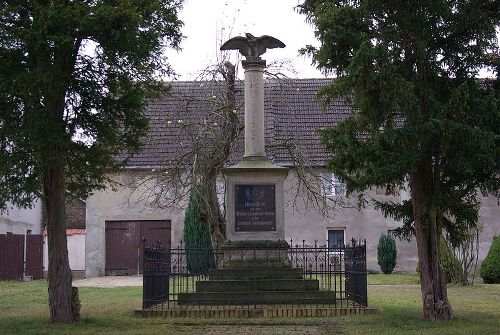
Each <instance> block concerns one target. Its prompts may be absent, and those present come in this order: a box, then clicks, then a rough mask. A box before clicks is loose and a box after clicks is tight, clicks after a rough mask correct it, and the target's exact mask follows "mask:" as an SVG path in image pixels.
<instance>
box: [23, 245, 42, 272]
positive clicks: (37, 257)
mask: <svg viewBox="0 0 500 335" xmlns="http://www.w3.org/2000/svg"><path fill="white" fill-rule="evenodd" d="M24 271H25V274H26V276H31V277H32V278H33V279H42V278H43V236H42V235H26V267H25V270H24Z"/></svg>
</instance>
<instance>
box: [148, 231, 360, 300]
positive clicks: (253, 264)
mask: <svg viewBox="0 0 500 335" xmlns="http://www.w3.org/2000/svg"><path fill="white" fill-rule="evenodd" d="M327 245H328V244H326V245H321V246H320V245H317V243H315V244H314V245H308V244H306V243H305V242H302V243H301V244H300V245H299V244H295V245H294V242H293V241H290V243H289V244H288V243H285V242H283V241H282V243H281V244H278V245H277V244H276V243H273V244H272V245H270V244H266V242H260V243H256V244H255V245H249V244H248V243H246V244H238V243H225V244H224V245H222V246H214V247H212V248H186V247H185V246H184V245H183V244H182V242H181V244H180V245H179V246H178V247H177V248H169V249H164V248H162V247H161V245H155V246H148V245H146V243H145V247H144V284H143V308H144V309H146V308H154V309H172V308H178V307H182V308H185V307H186V308H207V307H209V306H210V307H214V306H216V307H217V308H224V307H226V306H231V308H258V307H261V306H263V305H273V306H283V307H295V306H301V307H303V306H304V305H307V306H318V307H331V308H348V307H367V305H368V298H367V277H366V274H367V273H366V242H364V243H356V241H354V240H353V241H352V244H351V245H349V246H343V247H339V248H329V247H328V246H327Z"/></svg>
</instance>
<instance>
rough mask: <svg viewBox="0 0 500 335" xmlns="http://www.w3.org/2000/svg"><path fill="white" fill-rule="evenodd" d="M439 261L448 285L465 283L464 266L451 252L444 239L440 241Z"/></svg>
mask: <svg viewBox="0 0 500 335" xmlns="http://www.w3.org/2000/svg"><path fill="white" fill-rule="evenodd" d="M439 259H440V260H441V266H442V267H443V271H444V275H445V276H446V282H447V283H453V284H460V283H463V271H462V264H461V263H460V261H459V260H458V258H457V257H456V256H455V254H454V253H453V250H451V248H450V246H449V245H448V243H446V241H445V239H444V238H441V239H440V241H439Z"/></svg>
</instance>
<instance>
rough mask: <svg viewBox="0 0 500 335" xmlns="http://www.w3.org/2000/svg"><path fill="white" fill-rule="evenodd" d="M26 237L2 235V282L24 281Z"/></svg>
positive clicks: (0, 268) (0, 246)
mask: <svg viewBox="0 0 500 335" xmlns="http://www.w3.org/2000/svg"><path fill="white" fill-rule="evenodd" d="M23 274H24V235H17V234H5V235H4V234H1V235H0V280H23Z"/></svg>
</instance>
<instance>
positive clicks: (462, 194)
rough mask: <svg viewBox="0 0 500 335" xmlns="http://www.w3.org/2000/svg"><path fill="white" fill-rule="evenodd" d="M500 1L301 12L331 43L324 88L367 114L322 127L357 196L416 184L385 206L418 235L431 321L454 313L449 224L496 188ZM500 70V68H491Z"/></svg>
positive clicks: (333, 2) (452, 227) (338, 6)
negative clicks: (442, 251) (444, 238)
mask: <svg viewBox="0 0 500 335" xmlns="http://www.w3.org/2000/svg"><path fill="white" fill-rule="evenodd" d="M499 6H500V5H499V3H498V1H493V0H491V1H490V0H482V1H476V0H449V1H436V0H422V1H403V2H401V1H387V0H386V1H377V0H375V1H356V0H345V1H342V0H306V1H304V2H303V3H302V4H301V5H300V6H299V11H300V12H301V13H303V14H305V15H306V16H307V20H308V21H309V22H310V23H311V24H313V25H314V26H315V28H316V37H317V38H318V39H319V41H320V43H321V45H320V46H319V47H317V48H315V47H312V46H307V47H306V48H305V49H304V50H303V52H304V53H308V54H310V55H312V57H313V61H314V62H315V63H316V65H317V66H318V68H320V69H322V70H324V71H325V72H327V73H333V74H335V75H337V77H338V78H337V79H336V80H335V82H334V83H333V84H332V85H331V86H329V87H325V88H324V89H323V90H321V91H320V92H319V94H320V96H322V97H323V98H324V99H326V102H328V101H329V100H330V99H333V98H335V97H337V96H343V97H348V98H349V99H351V100H352V101H353V103H354V104H356V106H357V107H358V108H359V112H358V113H357V114H356V115H354V116H352V117H351V118H349V119H348V120H346V121H345V122H343V123H341V124H339V125H338V126H337V127H335V128H333V129H327V130H324V131H322V133H321V138H322V141H323V143H324V144H325V145H326V146H327V147H328V149H330V150H331V152H332V153H333V157H332V159H331V160H330V161H329V167H330V169H332V170H333V171H334V172H335V174H338V175H339V176H341V177H342V178H344V180H345V181H346V182H347V188H348V192H350V193H352V192H361V193H362V192H363V191H365V190H367V189H369V188H370V187H373V186H378V187H386V189H387V191H388V192H389V193H393V194H395V193H397V191H398V190H399V189H400V188H402V187H405V185H409V190H410V195H411V199H410V200H409V201H406V202H403V204H395V203H378V204H377V205H378V207H379V208H380V209H382V211H383V212H384V214H386V215H390V216H393V217H394V218H396V219H398V220H403V221H404V222H405V226H403V228H404V229H402V230H400V232H406V233H408V232H411V233H414V234H415V236H416V241H417V248H418V258H419V261H420V265H421V272H420V277H421V280H420V283H421V291H422V302H423V311H424V316H425V318H426V319H428V320H434V319H450V318H452V316H453V311H452V309H451V306H450V304H449V301H448V298H447V292H446V282H445V280H444V278H443V272H442V267H441V266H440V264H439V257H438V253H439V247H438V245H439V239H440V236H441V232H442V230H443V228H446V229H447V230H449V231H451V232H452V233H455V235H456V236H458V235H459V233H460V231H463V230H464V229H465V228H467V226H470V225H474V224H475V223H476V222H477V216H478V215H477V213H478V209H479V200H478V198H477V197H478V191H479V190H481V191H484V192H486V191H492V192H498V185H499V179H498V172H499V171H500V169H499V167H500V150H499V149H498V144H499V140H500V137H499V127H500V114H499V101H500V99H499V88H500V86H499V82H498V80H497V79H491V80H478V79H476V77H477V74H478V72H479V71H480V70H481V69H488V68H489V69H490V71H493V72H492V73H494V74H495V76H496V78H498V72H495V71H496V70H497V69H498V59H499V56H498V42H497V39H496V32H495V29H498V26H499V18H500V7H499ZM490 73H491V72H490Z"/></svg>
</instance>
